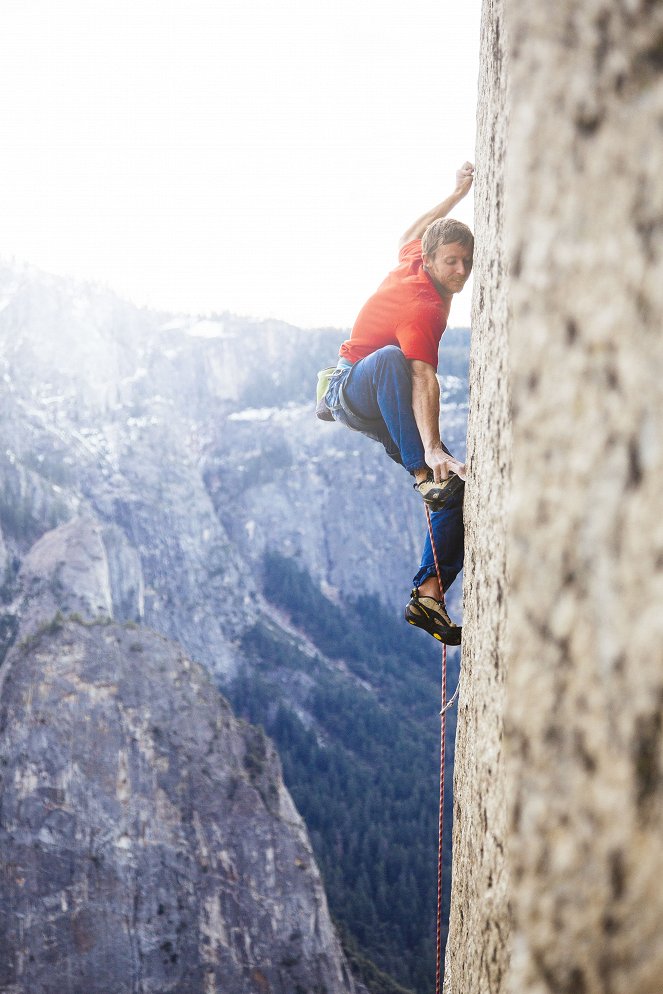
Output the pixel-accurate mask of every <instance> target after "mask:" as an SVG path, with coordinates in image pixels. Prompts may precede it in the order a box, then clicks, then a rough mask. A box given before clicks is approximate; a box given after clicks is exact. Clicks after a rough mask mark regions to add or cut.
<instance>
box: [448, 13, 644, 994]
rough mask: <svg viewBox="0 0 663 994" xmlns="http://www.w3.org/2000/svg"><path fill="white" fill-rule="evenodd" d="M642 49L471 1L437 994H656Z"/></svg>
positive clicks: (632, 23) (568, 22)
mask: <svg viewBox="0 0 663 994" xmlns="http://www.w3.org/2000/svg"><path fill="white" fill-rule="evenodd" d="M662 38H663V10H661V8H660V5H658V6H657V5H655V4H650V3H644V2H643V3H638V2H636V3H633V4H614V3H610V2H607V0H590V2H588V3H583V4H576V3H571V2H570V0H569V2H563V3H558V4H552V5H551V4H549V3H544V2H534V3H532V2H529V0H528V2H525V0H509V2H508V3H506V4H505V6H504V11H503V12H502V8H501V4H499V3H496V2H492V0H487V2H486V3H485V4H484V24H483V45H482V63H483V67H482V73H483V79H484V86H483V92H482V97H481V100H482V104H481V109H480V124H479V134H478V142H479V155H478V160H479V164H481V163H482V162H483V172H484V176H485V187H484V192H483V193H481V192H480V191H481V188H479V192H480V195H479V198H478V201H477V206H478V216H479V218H480V220H479V221H478V223H477V237H478V242H479V245H480V250H479V257H478V262H477V277H478V279H477V298H476V299H475V326H474V336H475V338H483V336H484V335H485V336H486V339H485V343H483V344H477V345H475V344H474V343H473V354H474V356H475V357H476V358H479V359H480V361H478V362H475V363H474V365H473V369H472V379H471V399H470V438H469V441H468V445H469V448H470V452H471V455H470V460H471V464H472V469H473V479H474V481H475V482H474V486H472V485H471V486H470V487H468V494H467V497H466V501H467V505H466V506H467V507H468V514H469V515H470V517H471V522H472V526H471V528H472V530H471V534H470V541H469V550H468V563H467V566H466V569H467V577H468V578H467V587H466V590H467V593H468V603H467V605H466V612H469V617H468V615H467V613H466V619H465V646H464V657H463V665H464V667H465V677H464V683H463V694H462V696H461V710H460V714H459V742H458V751H457V760H456V763H457V765H456V780H455V783H456V805H457V811H458V815H459V817H458V819H457V822H456V828H455V853H456V864H455V867H454V895H453V907H452V923H451V938H450V945H449V969H448V973H447V977H446V978H445V980H446V985H447V988H446V989H447V990H448V991H450V992H451V991H453V994H470V992H471V994H477V992H481V994H484V992H488V991H490V992H491V994H507V992H508V994H529V992H531V994H622V992H623V994H626V992H628V994H660V991H661V977H662V976H663V901H662V899H661V893H660V885H659V882H660V880H661V875H662V872H663V856H662V855H661V852H662V850H661V835H662V831H663V734H662V731H661V730H662V729H663V665H662V663H663V649H662V647H663V637H662V636H663V628H662V625H663V620H662V619H663V611H662V609H661V604H662V603H663V531H662V530H661V521H660V518H661V515H660V494H661V491H662V488H663V423H662V419H661V412H662V411H663V386H662V384H663V340H662V339H661V334H660V329H661V321H662V319H663V179H662V177H663V141H662V138H663V135H662V124H661V122H662V121H663V62H662V59H661V51H662V47H661V45H662V43H661V39H662ZM505 92H506V94H507V99H506V103H505V101H504V93H505ZM507 116H508V118H509V121H508V130H507V131H505V126H506V124H507V120H506V117H507ZM505 135H506V142H505V141H504V137H505ZM481 171H482V170H481V168H479V169H478V170H477V172H478V174H479V175H480V174H481ZM500 204H501V205H503V209H504V224H503V225H502V224H500V218H499V210H496V211H495V213H493V214H491V213H490V206H489V205H492V207H493V208H494V209H496V208H497V205H500ZM486 222H488V223H486ZM482 240H484V241H485V245H484V247H483V248H482V247H481V243H482ZM486 249H488V251H489V256H486V255H485V254H483V255H482V253H485V252H486ZM505 257H506V260H507V262H508V270H509V276H508V296H509V301H510V315H509V318H508V322H507V325H508V336H507V335H505V334H503V333H502V331H501V330H500V328H501V327H502V325H501V320H502V319H501V317H500V315H504V303H505V294H506V293H507V287H506V283H505V282H504V280H503V274H502V272H501V265H500V260H501V259H504V258H505ZM486 301H490V302H492V305H493V307H492V313H491V314H490V315H487V314H486V313H485V304H486ZM495 314H497V315H498V319H497V325H495V326H493V327H491V323H492V324H493V325H494V323H495ZM496 368H497V369H500V370H502V371H503V372H504V374H505V375H504V376H503V377H501V378H500V385H499V386H498V387H497V388H496V387H495V383H494V375H495V369H496ZM486 392H487V393H488V396H489V397H490V399H491V403H490V405H489V408H487V407H486V404H485V401H484V395H485V393H486ZM509 393H510V395H511V396H510V401H511V415H512V418H511V428H510V429H509V426H508V424H507V425H506V426H505V425H504V424H503V420H502V414H501V412H503V411H504V410H505V405H506V403H507V401H508V400H509ZM495 411H497V413H495ZM492 429H495V430H496V434H494V433H493V431H492ZM509 432H510V433H511V437H512V449H511V451H512V456H511V465H512V472H511V474H509V472H508V471H507V472H504V471H502V470H503V469H506V470H508V463H505V462H504V461H503V460H500V458H499V453H500V452H506V451H507V449H506V444H505V438H506V437H507V436H508V434H509ZM491 439H492V440H493V441H492V442H491ZM493 444H495V445H496V446H497V453H498V454H497V456H496V453H495V452H494V451H493V450H492V445H493ZM491 474H492V475H491ZM486 478H489V479H490V480H491V483H492V485H493V499H492V500H491V502H488V501H484V499H483V496H482V495H483V493H484V489H485V485H486V484H485V479H486ZM505 508H506V509H508V511H509V515H508V517H507V516H506V515H505V514H504V513H503V511H504V509H505ZM505 547H506V549H507V556H506V568H505V557H504V555H503V550H504V548H505ZM505 610H506V617H507V630H508V635H507V640H505V638H504V637H503V633H504V625H503V619H504V613H505ZM463 726H464V731H463V732H462V733H461V732H460V729H462V728H463ZM503 729H504V731H503ZM503 737H504V742H505V745H504V748H502V746H501V742H502V738H503Z"/></svg>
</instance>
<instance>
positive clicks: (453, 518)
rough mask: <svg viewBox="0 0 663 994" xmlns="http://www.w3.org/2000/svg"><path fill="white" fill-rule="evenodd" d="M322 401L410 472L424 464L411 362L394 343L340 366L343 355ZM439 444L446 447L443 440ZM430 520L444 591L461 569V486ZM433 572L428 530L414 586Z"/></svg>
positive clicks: (345, 422) (434, 512)
mask: <svg viewBox="0 0 663 994" xmlns="http://www.w3.org/2000/svg"><path fill="white" fill-rule="evenodd" d="M325 401H326V403H327V406H328V407H329V409H330V411H331V413H332V414H333V416H334V420H335V421H339V422H340V423H341V424H344V425H346V426H347V427H348V428H352V429H353V430H354V431H360V432H361V433H362V434H363V435H368V437H369V438H374V439H375V440H376V441H377V442H381V443H382V445H384V447H385V449H386V451H387V455H388V456H390V457H391V458H392V459H393V460H394V461H395V462H397V463H400V465H401V466H404V467H405V469H406V470H407V471H408V472H409V473H413V472H414V470H416V469H420V468H421V467H422V466H425V465H426V460H425V458H424V446H423V443H422V441H421V435H420V434H419V429H418V428H417V423H416V421H415V420H414V414H413V412H412V372H411V369H410V363H409V362H408V360H407V359H406V358H405V356H404V355H403V353H402V352H401V350H400V349H399V348H398V346H396V345H386V346H385V347H384V348H383V349H378V350H377V352H372V353H371V355H369V356H366V358H365V359H360V360H359V362H356V363H355V364H354V366H352V365H350V364H349V363H348V364H347V365H344V364H343V360H341V363H340V368H339V369H337V370H336V372H335V373H333V374H332V378H331V382H330V384H329V389H328V390H327V394H326V397H325ZM443 448H444V451H445V452H449V450H448V449H447V448H446V446H445V445H443ZM449 454H450V453H449ZM431 523H432V527H433V538H434V541H435V549H436V552H437V559H438V563H439V566H440V576H441V579H442V587H443V589H444V590H448V588H449V587H450V586H451V584H452V583H453V581H454V580H455V579H456V577H457V576H458V574H459V573H460V571H461V569H462V568H463V555H464V551H465V543H464V529H463V492H462V490H461V491H460V493H458V494H456V495H455V496H454V497H452V498H451V500H450V501H449V503H448V504H447V505H446V506H445V507H444V509H443V510H442V511H433V512H432V513H431ZM434 575H435V560H434V558H433V550H432V547H431V542H430V535H428V534H426V540H425V542H424V551H423V553H422V556H421V564H420V566H419V570H418V572H417V573H416V575H415V577H414V580H413V582H414V585H415V586H419V584H421V583H423V582H424V580H427V579H428V577H430V576H434Z"/></svg>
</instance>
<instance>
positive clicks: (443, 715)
mask: <svg viewBox="0 0 663 994" xmlns="http://www.w3.org/2000/svg"><path fill="white" fill-rule="evenodd" d="M424 506H425V508H426V520H427V522H428V534H429V535H430V544H431V548H432V550H433V560H434V562H435V572H436V574H437V582H438V583H439V585H440V594H441V596H442V598H444V589H443V587H442V577H441V574H440V565H439V563H438V561H437V552H436V550H435V541H434V539H433V524H432V521H431V516H430V511H429V509H428V505H427V504H426V505H424ZM459 687H460V680H459V682H458V685H457V686H456V689H455V691H454V693H453V696H452V697H451V699H450V700H449V701H447V647H446V644H445V643H442V691H441V707H440V809H439V820H438V829H437V839H438V842H437V948H436V961H435V994H440V990H441V987H440V982H441V976H442V869H443V865H442V864H443V858H442V856H443V844H444V762H445V745H446V737H447V711H448V710H449V708H450V707H452V706H453V704H454V701H455V700H456V698H457V697H458V689H459Z"/></svg>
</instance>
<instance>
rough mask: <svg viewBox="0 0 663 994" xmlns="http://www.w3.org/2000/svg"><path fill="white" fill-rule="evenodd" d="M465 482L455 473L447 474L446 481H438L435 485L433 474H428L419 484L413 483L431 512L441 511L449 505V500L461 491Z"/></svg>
mask: <svg viewBox="0 0 663 994" xmlns="http://www.w3.org/2000/svg"><path fill="white" fill-rule="evenodd" d="M464 486H465V482H464V481H463V480H461V478H460V476H456V474H455V473H450V474H449V479H448V480H440V482H439V483H436V482H435V480H434V479H433V474H432V473H429V475H428V477H427V478H426V479H425V480H422V481H421V483H415V484H414V489H415V490H418V491H419V493H420V494H421V496H422V497H423V499H424V501H425V502H426V504H428V506H429V508H430V509H431V511H441V510H442V508H443V507H444V506H445V505H446V504H448V503H449V500H450V499H451V498H452V497H453V496H454V494H457V493H458V491H459V490H462V489H463V487H464Z"/></svg>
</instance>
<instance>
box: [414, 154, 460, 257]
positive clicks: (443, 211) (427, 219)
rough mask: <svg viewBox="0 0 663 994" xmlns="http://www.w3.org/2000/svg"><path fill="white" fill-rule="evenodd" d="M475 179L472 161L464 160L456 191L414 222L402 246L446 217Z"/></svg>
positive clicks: (457, 178)
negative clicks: (434, 222) (430, 225)
mask: <svg viewBox="0 0 663 994" xmlns="http://www.w3.org/2000/svg"><path fill="white" fill-rule="evenodd" d="M473 180H474V166H473V165H472V163H471V162H464V163H463V165H462V166H461V167H460V169H459V170H458V171H457V173H456V188H455V190H454V192H453V193H451V194H449V196H448V197H446V198H445V199H444V200H443V201H442V203H441V204H438V205H437V207H433V208H432V210H429V211H427V212H426V213H425V214H422V216H421V217H420V218H418V220H416V221H415V222H414V224H412V225H410V227H409V228H408V229H407V231H406V232H405V234H404V235H403V237H402V238H401V241H400V244H401V247H402V246H403V245H406V244H407V243H408V242H411V241H412V239H413V238H421V236H422V235H423V233H424V231H425V230H426V228H427V227H428V225H429V224H432V223H433V221H437V220H439V218H441V217H446V216H447V214H448V213H449V211H451V210H453V209H454V207H455V206H456V204H458V203H460V201H461V200H462V199H463V197H465V196H466V195H467V194H468V193H469V191H470V187H471V186H472V182H473Z"/></svg>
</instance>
